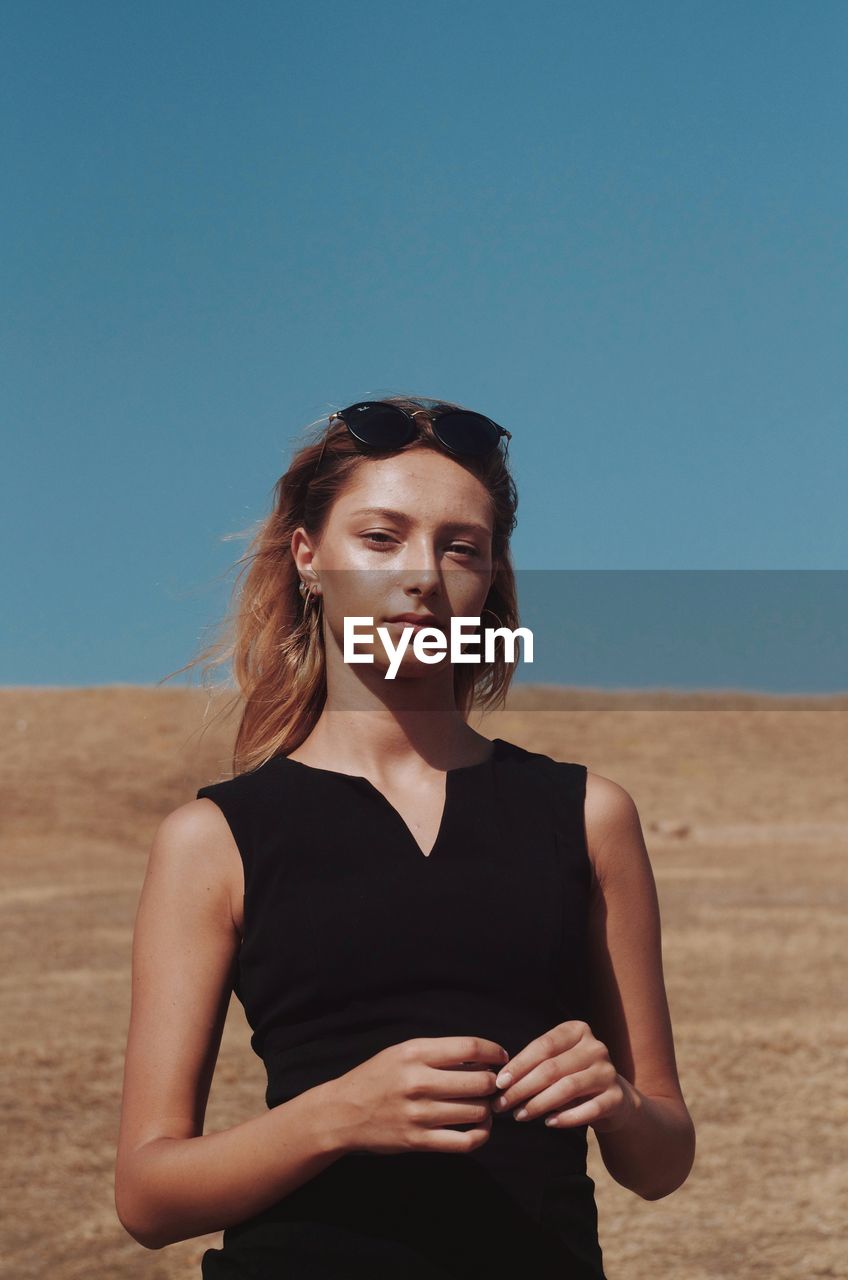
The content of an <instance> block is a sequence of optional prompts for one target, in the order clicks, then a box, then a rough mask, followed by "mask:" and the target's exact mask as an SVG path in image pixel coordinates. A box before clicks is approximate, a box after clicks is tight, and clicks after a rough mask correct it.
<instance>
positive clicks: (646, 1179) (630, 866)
mask: <svg viewBox="0 0 848 1280" xmlns="http://www.w3.org/2000/svg"><path fill="white" fill-rule="evenodd" d="M585 819H586V837H587V842H588V846H589V853H590V857H591V860H592V864H593V867H594V870H595V876H594V883H593V893H592V908H591V915H590V925H589V947H590V955H589V965H590V973H591V975H592V1016H591V1018H590V1019H589V1023H590V1026H591V1028H592V1031H593V1033H594V1034H595V1036H597V1038H598V1039H599V1040H602V1041H603V1042H604V1044H605V1045H606V1047H607V1049H608V1051H609V1057H610V1060H611V1062H612V1063H613V1065H614V1067H615V1068H616V1070H617V1071H618V1073H619V1076H620V1083H621V1085H622V1087H623V1088H624V1089H625V1091H626V1092H627V1093H629V1095H630V1097H631V1101H632V1103H633V1106H632V1108H631V1115H630V1118H629V1120H628V1121H627V1123H626V1124H625V1125H623V1126H621V1127H619V1128H615V1129H612V1130H611V1131H609V1132H604V1131H603V1128H602V1127H600V1128H599V1127H596V1128H595V1133H596V1135H597V1139H598V1145H599V1148H600V1151H601V1156H602V1159H603V1161H604V1164H605V1166H606V1168H607V1169H608V1171H609V1172H610V1174H611V1175H612V1177H613V1178H615V1180H616V1182H619V1183H620V1184H621V1185H622V1186H625V1187H627V1188H628V1189H629V1190H632V1191H635V1192H637V1194H639V1195H641V1196H642V1197H643V1198H644V1199H647V1200H658V1199H661V1198H662V1197H663V1196H667V1195H670V1194H671V1192H672V1191H675V1190H676V1189H677V1188H678V1187H679V1186H680V1185H681V1184H682V1183H683V1182H685V1181H686V1178H687V1177H688V1176H689V1172H690V1170H691V1168H692V1164H693V1162H694V1159H695V1126H694V1124H693V1122H692V1117H691V1116H690V1114H689V1111H688V1109H687V1106H686V1103H685V1101H684V1098H683V1093H682V1090H681V1087H680V1080H679V1078H678V1074H677V1063H676V1059H675V1053H674V1039H673V1035H672V1027H671V1016H670V1014H669V1008H668V1000H667V997H666V991H665V982H664V978H663V965H662V942H661V925H660V911H659V902H658V898H657V891H656V885H655V882H654V877H653V872H652V869H651V863H650V859H649V857H648V851H647V849H646V847H645V841H644V838H643V835H642V827H641V823H640V821H639V814H638V812H637V809H636V805H635V804H634V802H633V799H632V797H631V796H630V795H629V793H628V792H627V791H625V789H624V788H623V787H621V786H619V785H618V783H616V782H613V781H612V780H611V779H610V778H605V777H603V776H601V775H600V774H593V773H589V774H588V776H587V780H586V804H585Z"/></svg>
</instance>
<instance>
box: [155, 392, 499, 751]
mask: <svg viewBox="0 0 848 1280" xmlns="http://www.w3.org/2000/svg"><path fill="white" fill-rule="evenodd" d="M381 399H383V400H384V401H386V402H388V403H390V404H396V405H399V406H400V407H401V408H404V409H406V410H408V411H409V412H410V413H413V412H414V413H415V414H416V421H417V422H418V424H419V434H418V435H417V436H416V437H415V438H414V439H413V440H411V441H409V442H408V443H407V444H405V445H402V446H401V448H400V449H392V450H385V451H384V450H373V449H369V450H368V452H367V453H364V452H363V450H362V449H361V448H360V447H359V446H358V445H357V442H356V441H355V440H354V439H353V437H352V436H351V435H350V433H349V432H348V430H347V429H346V427H345V426H344V424H343V423H342V422H341V421H340V420H336V421H335V422H331V423H330V425H329V427H328V426H327V419H326V417H324V418H321V419H320V420H319V424H320V426H319V431H318V432H317V434H314V436H313V438H312V439H309V440H307V443H305V444H304V445H303V446H302V447H301V448H299V449H298V450H297V452H296V453H295V454H294V456H293V458H292V461H291V464H290V466H289V468H288V470H287V471H286V472H285V474H284V475H282V476H280V478H279V480H277V481H276V483H275V485H274V487H273V504H272V509H271V512H270V514H269V515H267V516H265V517H264V518H263V519H262V520H260V521H259V522H258V525H256V526H253V527H252V529H249V530H247V531H246V532H242V533H239V534H235V535H228V536H230V537H233V536H235V537H248V538H250V542H249V545H248V548H247V551H246V552H245V554H244V555H243V556H242V557H240V559H239V560H237V561H236V565H237V566H239V565H240V566H241V568H240V569H239V572H238V575H237V578H236V581H235V583H234V585H233V589H232V595H231V599H230V604H229V607H228V609H227V612H226V614H225V616H224V618H223V619H222V621H221V622H220V624H219V625H218V629H217V634H216V636H215V638H214V639H213V641H212V643H211V644H209V645H207V646H206V647H204V648H203V649H201V651H200V652H199V653H198V654H197V655H196V656H195V657H194V658H192V659H191V661H190V662H188V663H186V664H185V666H182V667H180V668H178V670H177V671H174V672H171V673H169V675H167V676H165V677H163V679H164V680H168V679H170V678H171V677H172V676H174V675H178V674H179V673H180V672H182V671H188V670H191V669H193V668H194V667H197V666H200V667H201V669H202V673H203V676H202V683H203V685H204V687H206V688H207V689H209V687H210V686H209V679H208V677H209V675H210V673H211V672H213V671H214V670H215V669H216V668H218V667H220V666H221V665H223V664H224V663H226V662H231V664H232V674H233V677H234V679H235V681H236V684H237V686H238V691H237V692H236V693H235V695H234V697H233V699H232V700H231V701H230V703H229V706H228V707H227V708H225V712H224V713H225V714H228V713H229V711H231V710H232V709H233V707H234V706H236V705H240V704H243V709H242V714H241V721H240V723H239V727H238V731H237V734H236V739H235V744H234V748H233V759H232V771H233V774H234V775H235V774H239V773H244V772H248V771H250V770H252V769H256V768H258V767H259V766H260V765H262V764H264V763H265V762H266V761H267V760H269V759H271V757H273V756H276V755H288V754H289V753H290V752H292V751H294V750H296V748H297V747H298V746H299V745H300V743H301V742H303V741H304V739H305V738H307V737H308V736H309V734H310V733H311V731H312V729H313V727H314V725H315V723H316V721H317V720H318V717H319V716H320V714H321V711H322V709H323V707H324V704H325V701H326V697H327V681H326V667H325V653H324V636H323V624H322V621H321V617H322V611H321V609H320V607H316V605H315V604H314V601H313V598H312V596H311V593H310V594H309V595H307V597H306V599H303V597H302V596H301V593H300V589H299V583H300V579H299V575H298V571H297V566H296V564H295V561H294V557H293V556H292V554H291V541H292V535H293V534H294V531H295V530H296V529H297V528H298V527H299V526H303V528H304V529H305V530H306V531H307V533H308V534H309V535H310V537H314V538H315V539H316V541H318V540H320V537H321V535H322V532H323V530H324V528H325V526H326V523H327V520H328V517H329V514H330V510H331V508H332V506H333V503H334V502H335V500H336V498H337V497H338V496H339V494H340V493H341V492H342V490H343V489H344V487H345V485H346V484H347V482H348V481H349V480H350V478H351V477H352V476H353V474H354V472H355V471H356V470H357V469H358V468H359V467H362V466H367V465H368V460H369V458H370V457H386V456H387V455H392V454H395V453H405V452H408V451H409V450H413V449H435V450H437V451H438V452H440V453H445V452H446V451H445V450H444V448H443V447H442V445H441V444H440V442H439V440H438V438H437V437H436V436H435V435H434V434H433V430H432V421H433V420H432V416H431V414H432V411H433V410H435V409H436V408H439V409H442V408H452V409H461V408H464V407H465V406H463V405H458V404H455V403H454V402H452V401H446V400H425V399H421V398H419V397H414V396H406V395H395V396H384V397H381ZM314 425H315V424H310V427H307V428H306V430H307V431H309V430H310V429H311V428H313V427H314ZM448 456H449V457H451V458H452V459H453V460H454V461H455V462H457V463H458V464H459V465H460V466H462V467H465V468H466V469H467V470H468V471H470V472H472V473H473V474H474V475H475V476H477V477H478V478H479V479H480V481H481V482H482V483H483V484H484V485H485V487H486V489H487V490H488V493H489V497H490V501H491V510H492V516H493V530H492V562H493V570H494V572H493V578H492V584H491V587H490V589H489V592H488V594H487V596H486V601H485V604H484V606H483V610H482V612H483V613H489V614H492V615H493V616H494V617H495V618H496V619H497V623H498V625H499V626H503V627H507V628H509V629H510V630H512V629H514V628H515V627H516V626H517V625H518V604H517V596H516V584H515V571H514V568H513V564H512V558H511V554H510V546H509V540H510V536H511V534H512V532H513V530H514V528H515V526H516V523H517V521H516V509H517V506H518V495H517V491H516V488H515V483H514V481H513V478H512V476H511V474H510V472H509V467H508V461H507V457H506V456H505V453H504V451H503V449H501V448H497V449H495V450H493V451H492V453H490V454H489V455H488V456H487V457H484V458H470V457H462V458H459V457H456V456H455V455H453V454H449V455H448ZM513 674H514V668H513V666H512V664H510V663H507V662H506V661H505V660H504V657H503V652H502V646H500V645H499V646H496V650H495V656H494V659H493V660H492V661H491V662H485V661H481V662H480V663H458V664H456V666H455V668H454V695H455V699H456V706H457V708H458V710H459V712H460V714H461V715H462V717H463V719H466V720H467V718H468V715H469V714H470V712H471V710H472V709H473V708H474V707H480V708H483V709H486V710H488V709H491V708H493V707H496V706H502V705H503V703H504V701H505V699H506V694H507V690H508V688H509V685H510V683H511V681H512V677H513ZM159 683H160V684H161V683H162V681H160V682H159ZM218 687H220V686H218ZM225 687H228V688H232V686H231V685H229V686H226V685H225Z"/></svg>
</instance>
